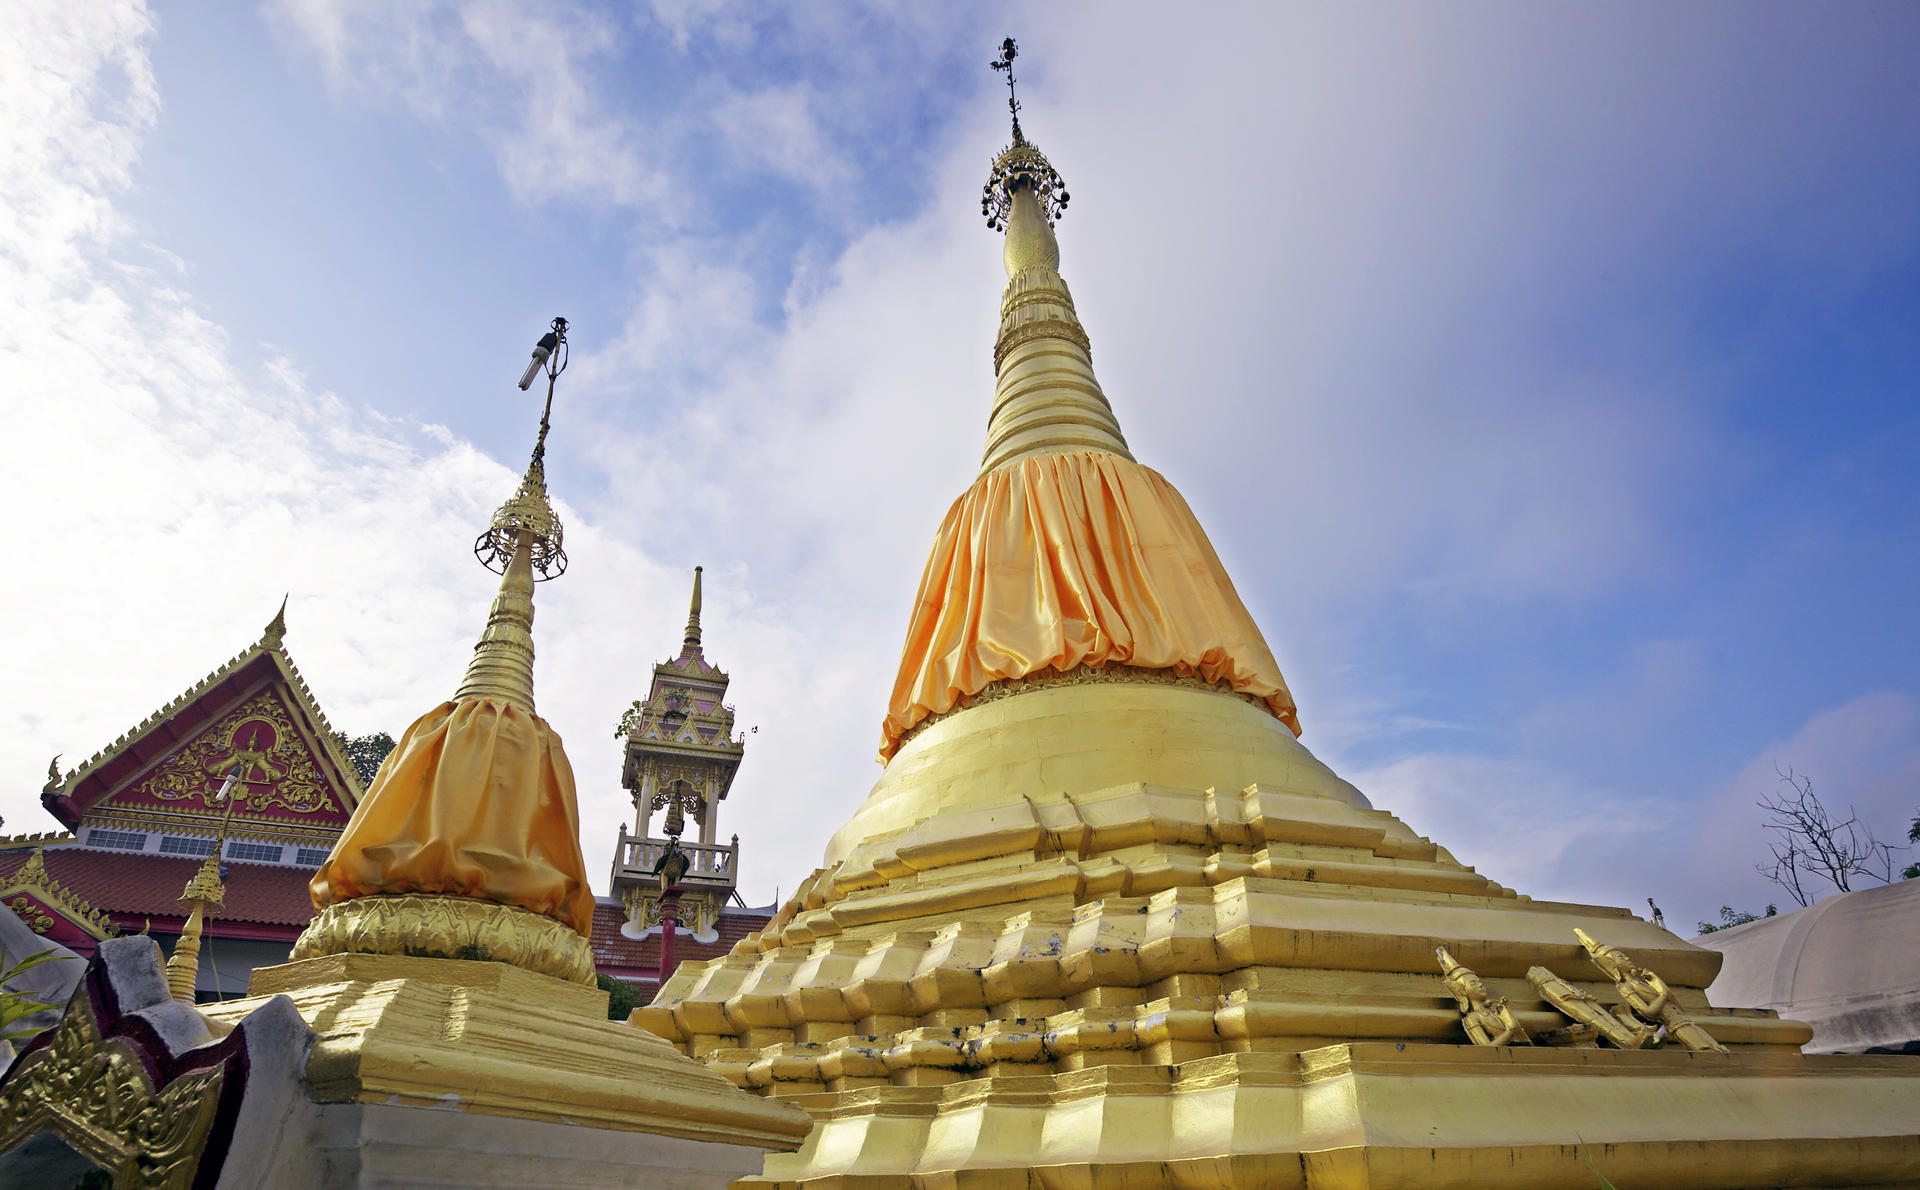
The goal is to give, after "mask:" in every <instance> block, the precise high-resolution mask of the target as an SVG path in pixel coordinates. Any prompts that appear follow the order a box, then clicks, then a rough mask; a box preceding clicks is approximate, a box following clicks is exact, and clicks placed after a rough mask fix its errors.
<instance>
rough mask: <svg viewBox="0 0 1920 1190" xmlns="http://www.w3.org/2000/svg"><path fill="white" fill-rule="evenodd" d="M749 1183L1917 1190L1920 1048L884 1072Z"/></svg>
mask: <svg viewBox="0 0 1920 1190" xmlns="http://www.w3.org/2000/svg"><path fill="white" fill-rule="evenodd" d="M793 1102H796V1103H798V1104H800V1105H801V1106H804V1107H806V1108H807V1109H808V1110H809V1111H810V1112H811V1113H813V1115H814V1116H815V1118H816V1119H817V1120H818V1121H819V1123H818V1126H817V1127H816V1129H815V1131H814V1133H813V1135H812V1136H811V1137H809V1138H808V1141H807V1143H806V1145H805V1146H804V1147H803V1148H802V1149H800V1151H798V1152H796V1153H792V1154H782V1155H775V1156H772V1157H770V1158H769V1159H768V1161H767V1166H766V1171H765V1174H764V1176H762V1177H760V1178H750V1179H747V1180H745V1181H744V1182H742V1183H739V1185H741V1186H752V1187H783V1188H785V1187H794V1188H798V1187H806V1188H807V1190H827V1188H829V1187H832V1188H845V1190H854V1188H856V1187H857V1188H858V1190H909V1188H912V1190H927V1188H934V1187H939V1188H942V1190H945V1188H953V1190H961V1188H964V1190H1002V1188H1007V1190H1031V1188H1038V1187H1045V1188H1048V1190H1053V1188H1056V1187H1058V1188H1061V1190H1122V1188H1125V1190H1133V1188H1136V1187H1148V1186H1154V1187H1158V1186H1174V1187H1188V1188H1193V1190H1225V1188H1227V1187H1253V1186H1257V1187H1263V1188H1267V1190H1564V1188H1566V1187H1591V1186H1598V1185H1599V1184H1600V1183H1599V1181H1598V1179H1597V1178H1596V1177H1595V1176H1594V1173H1593V1169H1591V1168H1589V1165H1588V1159H1589V1158H1591V1159H1592V1162H1593V1168H1597V1169H1598V1170H1599V1171H1600V1173H1602V1174H1604V1176H1605V1177H1606V1178H1607V1179H1608V1180H1609V1181H1611V1182H1612V1183H1613V1184H1614V1186H1616V1187H1617V1188H1618V1190H1759V1188H1763V1187H1764V1188H1768V1190H1772V1188H1784V1187H1802V1186H1806V1187H1812V1186H1823V1187H1835V1186H1876V1187H1911V1186H1920V1136H1917V1135H1915V1133H1916V1125H1917V1123H1920V1114H1917V1113H1916V1108H1920V1061H1916V1060H1914V1059H1911V1058H1907V1057H1904V1056H1872V1057H1850V1056H1832V1055H1814V1056H1801V1055H1799V1054H1792V1053H1779V1052H1748V1053H1741V1054H1731V1055H1721V1054H1710V1053H1688V1052H1675V1051H1653V1052H1644V1051H1643V1052H1622V1051H1617V1050H1580V1049H1485V1048H1478V1047H1470V1046H1455V1045H1404V1044H1389V1043H1367V1044H1357V1045H1335V1046H1327V1047H1324V1048H1321V1049H1316V1050H1309V1051H1306V1052H1303V1053H1291V1054H1278V1053H1249V1054H1232V1055H1222V1056H1220V1057H1213V1058H1204V1059H1200V1060H1198V1061H1193V1062H1188V1063H1185V1064H1183V1065H1180V1066H1159V1067H1137V1066H1135V1067H1103V1068H1100V1069H1096V1070H1087V1071H1082V1072H1079V1073H1075V1074H1059V1075H1052V1076H1033V1077H1001V1078H985V1079H974V1080H970V1081H967V1082H962V1083H955V1084H952V1085H949V1086H943V1087H893V1086H889V1087H876V1088H871V1089H867V1090H861V1091H850V1092H843V1093H841V1094H837V1095H813V1096H805V1097H802V1098H799V1099H796V1100H794V1101H793Z"/></svg>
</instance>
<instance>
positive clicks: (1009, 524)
mask: <svg viewBox="0 0 1920 1190" xmlns="http://www.w3.org/2000/svg"><path fill="white" fill-rule="evenodd" d="M1108 663H1118V664H1123V665H1133V666H1139V667H1144V668H1151V669H1167V670H1171V671H1173V672H1175V673H1178V674H1197V675H1199V676H1200V677H1202V678H1204V679H1205V680H1206V681H1208V682H1225V683H1227V684H1229V685H1231V686H1232V687H1233V689H1235V690H1236V691H1240V692H1242V693H1246V694H1250V695H1254V696H1256V697H1258V698H1260V699H1261V700H1262V701H1263V702H1265V704H1266V705H1267V707H1268V708H1269V709H1270V710H1271V711H1272V712H1273V714H1274V715H1275V716H1277V717H1278V718H1279V719H1280V720H1281V721H1282V722H1284V723H1286V724H1287V726H1288V727H1289V728H1291V729H1293V730H1294V731H1296V732H1297V731H1298V726H1299V723H1298V718H1297V716H1296V715H1295V712H1294V705H1293V696H1292V695H1291V694H1290V693H1289V692H1288V690H1287V686H1286V682H1285V681H1284V680H1283V679H1282V678H1281V676H1280V668H1279V665H1278V664H1277V663H1276V662H1275V661H1274V659H1273V653H1272V651H1271V650H1270V649H1269V648H1268V647H1267V643H1266V639H1265V638H1264V637H1263V636H1262V635H1261V634H1260V629H1259V628H1258V627H1256V626H1255V625H1254V623H1253V618H1252V617H1251V616H1250V615H1249V614H1248V612H1247V609H1246V607H1245V605H1244V604H1242V603H1241V602H1240V597H1239V595H1238V594H1237V593H1236V592H1235V591H1234V589H1233V582H1232V580H1231V579H1229V578H1228V577H1227V574H1226V571H1225V569H1224V568H1223V567H1222V566H1221V565H1220V559H1219V558H1218V557H1217V556H1216V555H1215V554H1214V552H1213V546H1212V544H1211V543H1209V542H1208V540H1207V535H1206V533H1205V532H1204V531H1203V530H1202V529H1201V528H1200V524H1199V522H1198V521H1197V520H1195V519H1194V516H1193V512H1192V510H1191V509H1189V508H1188V507H1187V504H1186V501H1185V500H1183V499H1181V498H1180V494H1179V493H1178V492H1176V491H1175V490H1174V489H1173V486H1172V485H1171V484H1169V483H1167V481H1166V480H1165V479H1162V478H1161V477H1160V476H1159V474H1157V473H1156V472H1154V471H1152V470H1150V469H1148V468H1146V467H1142V466H1140V465H1139V464H1138V463H1134V462H1131V461H1130V460H1128V459H1125V458H1122V457H1120V456H1119V455H1116V454H1112V453H1108V452H1105V451H1091V450H1088V451H1072V452H1065V453H1053V454H1042V455H1034V456H1030V457H1027V458H1024V459H1021V460H1019V461H1017V462H1014V463H1010V464H1008V465H1007V466H1004V467H1000V468H996V469H995V470H993V471H990V472H988V473H987V474H985V475H983V476H981V477H980V479H979V480H978V481H976V482H975V483H974V485H973V487H972V488H970V489H969V490H968V491H967V493H966V495H964V496H962V497H961V498H960V499H959V500H958V501H956V502H955V504H954V506H953V508H952V509H951V510H950V511H949V512H948V513H947V518H946V520H945V522H944V523H943V524H942V525H941V527H940V530H939V532H938V534H937V535H936V536H935V539H934V545H933V550H932V552H931V554H930V555H929V557H928V559H927V566H926V569H925V571H924V572H923V573H922V576H921V580H920V592H919V594H918V596H917V597H916V599H915V605H914V613H913V617H912V621H911V623H910V624H909V625H908V628H907V639H906V644H905V645H904V646H903V648H902V650H901V659H900V669H899V673H898V676H897V677H896V678H895V680H894V687H893V694H892V696H891V698H890V701H889V704H888V710H887V718H886V722H885V724H884V726H883V728H882V743H881V756H882V758H883V759H886V758H889V757H891V756H893V755H894V753H895V750H896V749H897V748H898V747H899V741H900V738H901V736H902V735H903V734H904V733H906V732H907V731H908V730H909V729H911V728H912V727H913V726H914V725H915V724H916V723H918V722H919V721H920V720H921V719H924V718H925V717H927V716H928V715H936V714H942V713H945V712H947V711H950V710H952V709H953V708H954V706H955V705H956V704H957V703H958V702H959V701H961V700H963V699H965V698H966V697H968V696H969V695H972V694H976V693H978V692H979V691H981V690H982V689H984V688H985V687H986V686H987V685H989V684H990V683H993V682H998V681H1005V680H1008V679H1016V678H1021V677H1025V676H1026V675H1028V674H1031V673H1036V672H1039V671H1043V670H1048V669H1051V670H1055V671H1061V672H1064V671H1068V670H1072V669H1075V668H1078V667H1080V666H1083V665H1087V666H1100V665H1105V664H1108Z"/></svg>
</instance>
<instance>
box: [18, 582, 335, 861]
mask: <svg viewBox="0 0 1920 1190" xmlns="http://www.w3.org/2000/svg"><path fill="white" fill-rule="evenodd" d="M286 627H287V626H286V605H285V604H284V602H283V603H282V605H281V608H280V611H279V612H278V613H276V614H275V615H274V617H273V620H272V621H271V622H269V623H268V625H267V627H266V630H265V632H264V633H262V635H261V637H260V639H259V640H257V641H255V642H254V643H253V644H252V645H250V646H249V647H248V648H247V649H245V650H244V651H243V652H241V653H240V654H238V655H237V656H235V657H233V658H231V659H230V660H229V661H227V663H226V664H225V665H222V666H220V667H219V668H218V669H215V670H214V671H213V672H212V673H210V674H208V675H207V676H206V677H204V678H202V679H201V680H200V681H198V682H196V683H194V685H192V686H191V687H189V688H188V689H187V690H185V691H184V692H182V693H181V694H180V695H179V696H177V697H175V698H173V699H172V700H170V701H169V702H167V703H166V704H164V705H163V706H161V707H160V708H159V709H158V710H156V711H155V712H154V713H153V714H151V715H149V716H147V717H146V718H145V719H143V720H141V721H140V722H139V723H138V724H136V725H135V726H134V727H132V728H131V729H129V730H128V731H126V732H124V733H122V734H121V735H120V737H119V738H118V739H116V740H114V741H113V743H111V744H109V745H107V746H106V747H105V748H103V749H101V750H100V751H98V752H96V753H94V754H93V756H92V757H90V758H89V759H88V760H87V761H86V762H85V763H84V764H81V765H80V766H79V767H77V768H75V769H73V770H71V771H70V772H68V773H67V775H66V776H65V777H61V776H58V775H57V769H55V770H53V771H51V772H49V780H48V782H47V785H46V787H45V788H44V789H43V790H42V791H41V795H40V800H41V804H42V805H44V806H45V807H46V808H47V810H48V812H49V813H51V814H52V815H53V816H54V817H55V818H57V819H59V820H60V822H61V823H62V824H63V825H65V826H66V827H68V828H70V829H71V828H73V827H75V826H77V825H79V823H80V820H81V819H82V818H83V817H85V816H86V815H87V814H88V813H89V812H90V811H92V810H94V809H95V808H96V807H97V806H99V805H100V804H101V803H102V802H104V801H106V800H107V799H109V798H110V797H112V796H114V795H116V794H119V793H121V792H122V791H125V790H128V789H129V787H130V786H132V785H134V783H135V782H137V781H140V780H141V779H142V778H147V777H150V776H152V775H153V774H154V773H155V771H156V770H157V769H158V768H159V767H160V766H161V765H162V764H163V762H166V761H168V760H169V759H170V758H173V757H175V756H176V755H178V754H179V753H180V752H181V751H182V749H183V748H186V747H187V746H189V745H191V744H192V743H193V742H194V741H195V740H197V739H199V738H201V737H203V736H205V735H206V733H207V732H208V730H209V729H210V728H215V727H220V726H222V725H223V723H225V722H226V721H228V720H230V719H232V718H233V717H234V716H235V715H237V714H243V712H244V711H245V709H246V708H247V707H249V706H252V705H253V704H254V703H256V702H259V700H260V698H261V696H262V695H269V696H270V698H271V702H259V706H258V711H259V715H258V716H256V718H260V717H261V716H264V718H263V719H262V720H261V721H262V722H268V723H269V724H270V726H269V727H267V728H261V729H256V731H255V734H254V736H253V737H251V739H253V740H257V739H258V738H259V734H260V732H261V731H269V732H270V733H271V734H272V735H273V737H274V738H273V740H272V744H271V746H272V748H273V749H274V750H275V751H276V753H277V754H283V755H282V756H281V758H282V759H289V758H291V759H294V760H295V763H297V764H300V765H301V766H302V772H301V774H300V776H299V777H298V778H297V781H298V783H299V785H300V789H299V791H298V792H297V793H296V794H293V795H292V796H291V798H288V797H282V798H278V799H273V798H270V797H256V798H255V799H254V800H255V801H256V802H258V803H259V808H260V810H261V812H262V813H261V814H253V813H242V814H240V815H238V816H237V820H239V821H243V822H244V821H246V820H247V819H248V818H252V817H261V816H262V815H264V817H265V818H267V819H269V820H279V822H280V825H283V826H286V827H289V828H293V829H294V831H295V833H298V832H299V830H300V829H301V828H304V827H306V826H308V825H309V823H310V822H311V821H312V816H313V815H314V814H316V813H321V812H324V813H325V815H326V816H327V817H337V818H339V819H340V820H341V821H344V820H345V817H346V816H347V815H349V814H351V813H352V812H353V808H354V806H355V805H357V804H358V803H359V800H360V794H361V792H362V791H361V788H360V778H359V775H358V774H357V773H356V772H355V771H354V767H353V764H352V763H351V762H350V761H349V760H348V759H347V756H346V753H345V752H344V751H343V750H342V749H341V747H340V745H339V743H338V741H337V740H335V738H334V732H333V726H332V724H330V723H328V722H327V717H326V715H325V714H324V713H323V712H322V711H321V710H320V706H319V704H318V703H317V702H316V701H315V700H314V697H313V692H312V691H311V690H309V689H308V688H307V683H306V679H304V678H302V677H301V676H300V671H299V669H298V668H297V667H296V666H295V665H294V663H293V659H292V657H290V656H289V655H288V654H287V651H286V647H285V645H284V643H283V642H284V638H285V635H286ZM276 708H277V709H276ZM282 719H284V720H285V723H284V726H285V727H286V728H288V729H291V731H292V732H293V734H294V735H296V736H298V737H299V739H300V741H301V742H302V744H303V745H304V747H302V748H298V749H292V748H291V743H292V741H289V740H281V739H279V738H278V736H279V730H280V728H279V726H277V723H278V721H279V720H282ZM229 745H231V746H232V747H235V748H238V749H242V750H244V749H247V748H249V747H251V746H252V745H251V742H250V738H248V737H242V738H239V739H237V740H231V741H223V745H222V746H223V747H226V746H229ZM296 753H297V754H298V756H295V754H296ZM214 759H216V760H220V761H224V762H227V763H232V762H233V760H234V757H233V756H222V757H218V758H214ZM55 760H56V763H57V761H58V758H57V757H56V758H55ZM308 764H310V765H311V772H308V771H306V766H307V765H308ZM276 767H284V766H276ZM170 792H174V793H176V794H178V795H180V796H175V797H171V798H168V797H166V796H165V795H163V800H170V801H178V802H180V803H181V804H180V805H179V806H178V809H179V810H180V811H181V812H184V813H189V814H191V813H193V812H194V811H192V810H190V808H189V806H188V805H187V803H188V802H190V801H191V800H193V799H192V798H191V797H188V796H184V791H170ZM196 792H197V791H196ZM203 800H204V799H203ZM276 801H277V802H278V804H279V806H280V807H281V808H283V809H285V810H286V811H288V813H286V814H276V813H274V812H273V810H272V805H271V803H273V802H276Z"/></svg>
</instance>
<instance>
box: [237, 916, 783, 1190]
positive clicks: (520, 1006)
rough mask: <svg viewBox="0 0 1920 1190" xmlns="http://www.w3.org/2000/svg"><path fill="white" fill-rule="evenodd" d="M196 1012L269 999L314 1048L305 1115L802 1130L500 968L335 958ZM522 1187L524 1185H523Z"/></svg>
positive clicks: (749, 1139)
mask: <svg viewBox="0 0 1920 1190" xmlns="http://www.w3.org/2000/svg"><path fill="white" fill-rule="evenodd" d="M248 992H249V996H248V998H246V999H243V1000H229V1001H226V1002H224V1003H220V1004H209V1005H206V1006H204V1008H203V1011H204V1012H205V1014H206V1015H207V1016H210V1017H215V1018H218V1019H223V1020H229V1021H238V1020H240V1019H241V1018H243V1017H245V1016H246V1014H247V1013H248V1012H250V1011H252V1010H253V1009H254V1008H256V1007H258V1005H259V1004H260V1002H261V1001H262V1000H263V999H264V998H266V997H269V996H272V995H275V994H285V995H287V996H289V997H291V998H292V1000H293V1003H294V1006H295V1007H296V1008H297V1009H298V1010H299V1012H300V1015H301V1016H302V1017H303V1018H305V1020H306V1021H307V1023H308V1024H309V1025H310V1026H311V1027H312V1028H313V1030H314V1032H316V1033H317V1034H319V1037H318V1039H317V1040H316V1041H315V1043H314V1047H313V1051H312V1053H311V1054H310V1055H309V1058H308V1061H307V1069H306V1084H307V1094H308V1097H309V1098H311V1099H312V1100H314V1101H315V1102H317V1103H322V1104H329V1103H363V1104H401V1105H409V1106H414V1107H423V1108H434V1109H438V1110H441V1111H446V1110H455V1111H460V1112H470V1113H479V1114H482V1115H493V1116H515V1117H519V1118H522V1119H527V1120H537V1121H543V1122H547V1123H554V1124H567V1125H571V1126H580V1127H584V1128H588V1129H617V1130H625V1131H634V1132H647V1133H653V1134H656V1135H662V1136H671V1137H683V1138H687V1139H691V1140H698V1141H713V1142H719V1143H723V1144H727V1145H745V1146H753V1147H760V1148H791V1147H792V1146H793V1145H795V1144H796V1143H798V1141H799V1139H800V1138H801V1137H802V1136H803V1135H804V1134H805V1133H806V1130H807V1120H806V1118H805V1116H804V1115H802V1114H801V1113H800V1112H797V1111H794V1110H793V1109H792V1108H790V1107H788V1106H787V1105H785V1104H782V1103H773V1102H768V1101H766V1100H762V1099H757V1098H753V1097H750V1096H746V1095H742V1094H740V1093H739V1092H738V1091H737V1090H735V1089H734V1088H733V1087H732V1086H730V1085H729V1084H728V1083H727V1082H726V1080H725V1079H723V1078H721V1077H720V1076H718V1075H716V1074H714V1073H712V1072H710V1071H707V1070H705V1069H703V1068H701V1067H700V1066H699V1065H698V1064H697V1063H693V1062H689V1061H687V1060H686V1059H685V1058H684V1057H682V1056H681V1055H679V1054H677V1053H675V1052H674V1050H673V1048H672V1047H671V1046H669V1045H667V1044H666V1043H664V1042H662V1041H660V1040H659V1039H658V1038H655V1037H652V1036H650V1035H648V1034H647V1033H645V1032H643V1031H641V1030H638V1029H634V1028H632V1027H630V1026H627V1025H624V1024H619V1023H616V1022H613V1021H609V1020H607V1019H606V1011H607V1008H606V1006H607V994H606V993H605V992H603V991H600V990H598V989H596V988H590V987H582V986H580V985H579V984H577V983H572V982H569V981H566V980H560V979H554V978H550V977H548V976H544V975H535V974H533V973H531V972H528V971H522V970H520V969H518V968H516V967H510V966H507V965H506V964H504V963H491V962H487V963H482V962H470V961H462V960H456V959H432V958H417V957H407V956H397V955H362V954H338V955H329V956H327V957H325V958H317V959H307V960H305V961H302V962H295V963H288V964H286V965H284V966H279V967H263V968H260V969H258V970H256V971H255V972H254V973H253V980H252V982H251V984H250V985H249V987H248ZM529 1184H532V1183H529Z"/></svg>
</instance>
